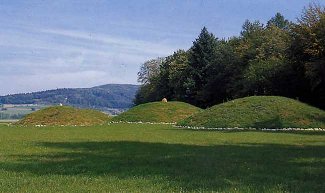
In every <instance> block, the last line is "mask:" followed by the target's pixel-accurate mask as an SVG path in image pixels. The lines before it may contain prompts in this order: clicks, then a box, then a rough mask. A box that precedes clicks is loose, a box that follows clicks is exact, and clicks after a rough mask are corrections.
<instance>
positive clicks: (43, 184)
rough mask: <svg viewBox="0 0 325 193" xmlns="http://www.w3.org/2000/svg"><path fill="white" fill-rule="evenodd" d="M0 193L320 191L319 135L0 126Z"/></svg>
mask: <svg viewBox="0 0 325 193" xmlns="http://www.w3.org/2000/svg"><path fill="white" fill-rule="evenodd" d="M0 147H1V149H0V153H1V156H0V168H1V169H0V179H1V181H0V184H1V192H10V193H14V192H35V193H41V192H49V193H51V192H54V193H57V192H229V193H238V192H247V193H254V192H255V193H256V192H265V193H271V192H272V193H274V192H275V193H285V192H296V193H310V192H324V190H325V184H324V178H325V167H324V162H323V161H324V158H325V135H324V133H322V132H309V133H308V132H297V133H292V132H290V133H286V132H278V133H275V132H213V131H211V132H210V131H193V130H184V129H178V128H174V127H172V126H170V125H149V124H111V125H103V126H95V127H45V128H38V127H37V128H36V127H28V129H27V128H22V127H8V126H5V125H0Z"/></svg>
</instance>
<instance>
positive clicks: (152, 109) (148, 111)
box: [112, 101, 201, 123]
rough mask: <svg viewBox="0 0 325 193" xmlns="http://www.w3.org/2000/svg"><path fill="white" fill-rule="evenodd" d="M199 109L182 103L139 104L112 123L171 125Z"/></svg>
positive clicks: (115, 118) (114, 119)
mask: <svg viewBox="0 0 325 193" xmlns="http://www.w3.org/2000/svg"><path fill="white" fill-rule="evenodd" d="M200 110H201V109H200V108H198V107H195V106H193V105H190V104H188V103H184V102H176V101H172V102H151V103H146V104H141V105H138V106H135V107H133V108H131V109H130V110H128V111H126V112H124V113H122V114H120V115H119V116H116V117H114V118H113V119H112V120H113V121H125V122H140V121H141V122H156V123H162V122H165V123H173V122H177V121H179V120H182V119H184V118H186V117H188V116H191V115H192V114H195V113H197V112H199V111H200Z"/></svg>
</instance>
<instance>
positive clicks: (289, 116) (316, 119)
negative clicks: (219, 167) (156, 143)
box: [178, 96, 325, 128]
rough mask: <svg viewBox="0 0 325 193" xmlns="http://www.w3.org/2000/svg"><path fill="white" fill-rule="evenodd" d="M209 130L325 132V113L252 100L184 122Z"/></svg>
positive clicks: (288, 102)
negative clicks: (322, 129) (322, 130)
mask: <svg viewBox="0 0 325 193" xmlns="http://www.w3.org/2000/svg"><path fill="white" fill-rule="evenodd" d="M178 125H180V126H192V127H205V128H234V127H240V128H249V127H253V128H325V111H323V110H321V109H318V108H315V107H312V106H309V105H307V104H304V103H301V102H299V101H297V100H293V99H289V98H285V97H278V96H252V97H246V98H241V99H236V100H232V101H229V102H226V103H223V104H219V105H215V106H213V107H211V108H209V109H207V110H205V111H202V112H200V113H197V114H195V115H193V116H190V117H188V118H186V119H184V120H182V121H180V122H178Z"/></svg>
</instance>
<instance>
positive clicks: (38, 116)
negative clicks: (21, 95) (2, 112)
mask: <svg viewBox="0 0 325 193" xmlns="http://www.w3.org/2000/svg"><path fill="white" fill-rule="evenodd" d="M108 120H109V116H108V115H106V114H104V113H102V112H99V111H95V110H90V109H76V108H73V107H68V106H54V107H48V108H44V109H41V110H39V111H36V112H34V113H31V114H28V115H26V116H25V117H24V118H23V119H22V120H20V121H18V122H16V123H15V124H16V125H21V126H28V125H29V126H35V125H49V126H61V125H64V126H69V125H70V126H75V125H81V126H86V125H101V124H105V123H107V122H108Z"/></svg>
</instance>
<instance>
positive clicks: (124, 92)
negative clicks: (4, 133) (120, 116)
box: [0, 84, 139, 110]
mask: <svg viewBox="0 0 325 193" xmlns="http://www.w3.org/2000/svg"><path fill="white" fill-rule="evenodd" d="M138 88H139V86H137V85H128V84H107V85H102V86H97V87H92V88H63V89H55V90H47V91H41V92H33V93H25V94H14V95H7V96H0V104H1V103H2V104H42V105H58V104H60V103H62V104H64V105H71V106H76V107H83V108H96V109H100V110H105V109H106V108H115V109H126V108H129V107H131V106H132V105H133V102H132V100H133V98H134V96H135V93H136V91H137V90H138Z"/></svg>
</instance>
